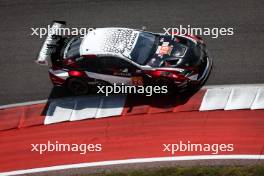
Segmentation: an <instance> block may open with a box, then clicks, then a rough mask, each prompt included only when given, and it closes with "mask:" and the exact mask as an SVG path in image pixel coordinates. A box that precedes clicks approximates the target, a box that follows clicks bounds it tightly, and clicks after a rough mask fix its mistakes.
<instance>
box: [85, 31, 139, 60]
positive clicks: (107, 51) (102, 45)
mask: <svg viewBox="0 0 264 176" xmlns="http://www.w3.org/2000/svg"><path fill="white" fill-rule="evenodd" d="M134 33H139V31H138V30H134V29H130V28H115V27H112V28H97V29H95V30H93V31H91V32H89V33H88V34H87V35H86V36H85V37H84V39H83V41H82V43H81V46H80V55H109V56H118V57H124V56H123V52H125V50H126V48H127V45H128V44H129V42H131V38H132V36H133V34H134ZM134 42H135V41H134Z"/></svg>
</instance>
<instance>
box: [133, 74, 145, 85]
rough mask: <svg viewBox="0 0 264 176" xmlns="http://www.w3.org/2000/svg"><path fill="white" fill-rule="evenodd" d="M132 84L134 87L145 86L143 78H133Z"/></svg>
mask: <svg viewBox="0 0 264 176" xmlns="http://www.w3.org/2000/svg"><path fill="white" fill-rule="evenodd" d="M132 84H133V85H137V86H139V85H143V78H142V77H141V76H132Z"/></svg>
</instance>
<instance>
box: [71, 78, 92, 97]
mask: <svg viewBox="0 0 264 176" xmlns="http://www.w3.org/2000/svg"><path fill="white" fill-rule="evenodd" d="M67 89H68V90H69V91H70V92H71V93H72V94H74V95H85V94H87V93H88V92H89V85H88V84H87V82H86V81H85V80H83V79H80V78H71V79H69V80H68V81H67Z"/></svg>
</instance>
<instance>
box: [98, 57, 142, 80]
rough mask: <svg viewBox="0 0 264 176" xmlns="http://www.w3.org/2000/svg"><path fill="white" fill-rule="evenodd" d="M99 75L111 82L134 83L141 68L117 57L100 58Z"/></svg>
mask: <svg viewBox="0 0 264 176" xmlns="http://www.w3.org/2000/svg"><path fill="white" fill-rule="evenodd" d="M98 61H99V63H100V64H99V65H100V66H99V67H98V68H97V69H98V74H97V75H96V76H97V77H100V79H101V80H104V81H107V82H109V83H111V84H114V83H115V84H122V83H123V84H125V85H133V84H134V79H135V77H137V75H139V74H140V69H139V68H137V67H136V66H135V65H133V64H132V63H130V62H128V61H125V60H124V59H121V58H117V57H100V58H98Z"/></svg>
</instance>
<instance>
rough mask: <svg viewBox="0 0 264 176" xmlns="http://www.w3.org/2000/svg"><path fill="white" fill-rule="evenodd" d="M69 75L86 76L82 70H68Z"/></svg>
mask: <svg viewBox="0 0 264 176" xmlns="http://www.w3.org/2000/svg"><path fill="white" fill-rule="evenodd" d="M69 75H70V76H74V77H86V74H85V72H84V71H76V70H71V71H69Z"/></svg>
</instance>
